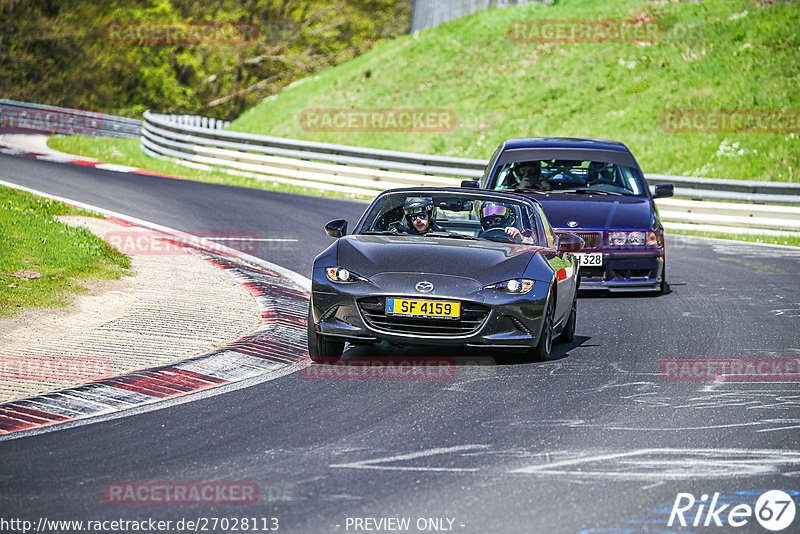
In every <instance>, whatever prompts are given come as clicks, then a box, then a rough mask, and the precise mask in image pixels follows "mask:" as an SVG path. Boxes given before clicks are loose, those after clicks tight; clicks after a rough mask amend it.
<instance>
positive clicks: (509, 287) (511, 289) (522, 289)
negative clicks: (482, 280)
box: [484, 278, 534, 295]
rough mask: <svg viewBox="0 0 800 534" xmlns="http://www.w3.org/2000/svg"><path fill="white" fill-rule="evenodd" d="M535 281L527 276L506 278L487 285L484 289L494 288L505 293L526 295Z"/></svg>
mask: <svg viewBox="0 0 800 534" xmlns="http://www.w3.org/2000/svg"><path fill="white" fill-rule="evenodd" d="M533 284H534V281H533V280H528V279H527V278H515V279H514V280H506V281H505V282H498V283H497V284H492V285H490V286H486V287H485V288H484V289H494V290H495V291H502V292H503V293H513V294H515V295H524V294H525V293H527V292H528V291H530V290H531V288H532V287H533Z"/></svg>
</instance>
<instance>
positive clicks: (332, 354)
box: [307, 305, 344, 363]
mask: <svg viewBox="0 0 800 534" xmlns="http://www.w3.org/2000/svg"><path fill="white" fill-rule="evenodd" d="M307 330H308V356H309V357H310V358H311V360H312V361H313V362H316V363H336V362H338V361H339V360H340V359H341V357H342V353H343V352H344V341H329V340H327V339H325V336H321V335H319V334H318V333H317V330H316V329H315V328H314V315H313V314H312V313H311V306H310V305H309V308H308V329H307Z"/></svg>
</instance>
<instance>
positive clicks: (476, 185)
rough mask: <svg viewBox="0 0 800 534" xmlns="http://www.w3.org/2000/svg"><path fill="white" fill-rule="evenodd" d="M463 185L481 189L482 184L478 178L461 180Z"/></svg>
mask: <svg viewBox="0 0 800 534" xmlns="http://www.w3.org/2000/svg"><path fill="white" fill-rule="evenodd" d="M461 187H469V188H472V189H480V188H481V184H480V183H479V182H478V181H477V180H461Z"/></svg>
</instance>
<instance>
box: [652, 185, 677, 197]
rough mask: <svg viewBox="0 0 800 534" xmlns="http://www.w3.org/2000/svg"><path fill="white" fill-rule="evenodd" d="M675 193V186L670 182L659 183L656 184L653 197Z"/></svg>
mask: <svg viewBox="0 0 800 534" xmlns="http://www.w3.org/2000/svg"><path fill="white" fill-rule="evenodd" d="M674 194H675V186H674V185H672V184H661V185H657V186H656V190H655V192H654V193H653V198H664V197H671V196H672V195H674Z"/></svg>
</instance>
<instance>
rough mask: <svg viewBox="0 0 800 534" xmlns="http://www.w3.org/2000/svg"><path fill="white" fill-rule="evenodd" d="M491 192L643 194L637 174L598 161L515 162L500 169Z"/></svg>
mask: <svg viewBox="0 0 800 534" xmlns="http://www.w3.org/2000/svg"><path fill="white" fill-rule="evenodd" d="M492 183H493V186H492V189H496V190H506V189H512V190H514V189H526V190H535V191H564V192H572V193H577V194H579V193H599V194H604V193H605V194H611V195H636V196H642V195H644V194H645V191H646V190H645V187H644V183H643V181H642V179H641V177H640V176H639V172H638V171H637V170H636V169H634V168H632V167H626V166H624V165H619V164H616V163H606V162H602V161H575V160H558V159H551V160H536V161H516V162H511V163H506V164H505V165H502V166H500V168H499V169H498V170H497V172H496V173H495V177H494V180H493V182H492Z"/></svg>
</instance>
